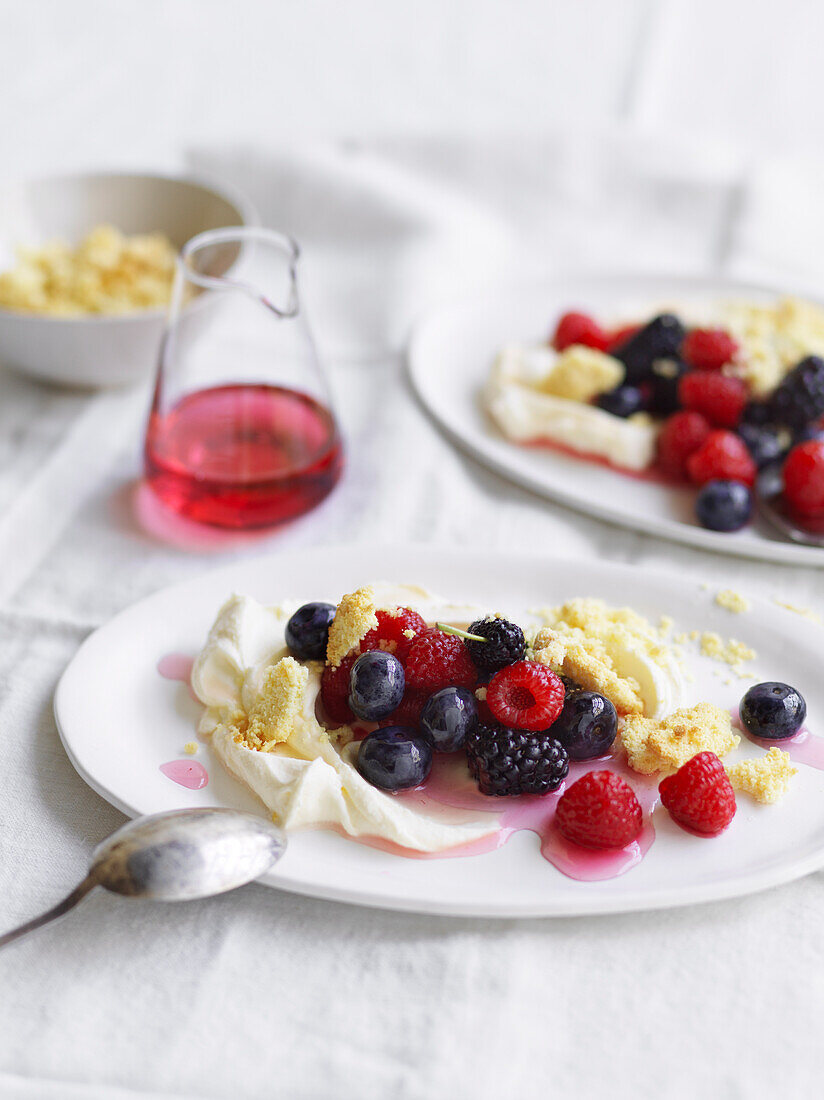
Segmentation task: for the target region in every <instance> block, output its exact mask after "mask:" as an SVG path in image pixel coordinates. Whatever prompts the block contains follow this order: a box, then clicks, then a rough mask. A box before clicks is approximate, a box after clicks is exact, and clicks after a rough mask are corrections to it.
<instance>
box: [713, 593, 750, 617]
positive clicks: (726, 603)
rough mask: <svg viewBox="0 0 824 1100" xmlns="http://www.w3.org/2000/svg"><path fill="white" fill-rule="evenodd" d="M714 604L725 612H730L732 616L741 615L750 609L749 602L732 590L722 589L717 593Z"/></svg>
mask: <svg viewBox="0 0 824 1100" xmlns="http://www.w3.org/2000/svg"><path fill="white" fill-rule="evenodd" d="M715 602H716V603H717V604H718V606H719V607H723V608H724V610H725V611H731V612H732V613H733V615H741V614H742V613H743V612H744V611H749V609H750V601H749V600H748V599H747V598H746V597H745V596H742V595H741V593H740V592H734V591H733V589H732V588H722V589H721V591H720V592H719V593H717V595H716V597H715Z"/></svg>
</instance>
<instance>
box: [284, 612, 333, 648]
mask: <svg viewBox="0 0 824 1100" xmlns="http://www.w3.org/2000/svg"><path fill="white" fill-rule="evenodd" d="M334 617H335V605H334V604H331V603H305V604H304V605H303V607H299V608H298V609H297V611H296V612H295V613H294V615H293V616H292V618H291V619H290V620H289V622H288V623H287V624H286V644H287V645H288V646H289V648H290V649H291V650H292V652H293V653H294V655H295V656H296V657H297V658H298V659H299V660H301V661H317V660H322V659H323V658H324V657H325V656H326V643H327V641H328V640H329V627H330V625H331V623H332V620H333V619H334Z"/></svg>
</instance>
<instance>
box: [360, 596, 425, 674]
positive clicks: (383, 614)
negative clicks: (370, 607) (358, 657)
mask: <svg viewBox="0 0 824 1100" xmlns="http://www.w3.org/2000/svg"><path fill="white" fill-rule="evenodd" d="M375 614H376V615H377V619H378V625H377V626H374V627H372V629H371V630H370V631H369V633H368V634H366V635H365V637H364V638H362V639H361V643H360V648H361V653H365V652H366V651H367V650H368V649H388V650H389V651H390V652H391V653H394V654H395V656H396V657H397V658H398V660H399V661H401V662H403V661H405V660H406V658H407V656H408V654H409V649H410V646H411V645H412V641H413V639H412V638H407V637H406V634H405V631H407V630H411V631H413V632H414V633H415V634H420V633H421V632H422V631H424V630H426V622H425V620H424V619H423V617H422V616H421V615H419V614H418V612H417V611H412V609H411V608H409V607H399V608H398V609H397V610H396V611H377V612H375Z"/></svg>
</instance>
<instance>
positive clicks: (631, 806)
mask: <svg viewBox="0 0 824 1100" xmlns="http://www.w3.org/2000/svg"><path fill="white" fill-rule="evenodd" d="M555 824H556V825H557V826H558V831H559V832H560V833H561V835H562V836H564V837H566V839H567V840H571V841H572V842H573V843H574V844H580V845H582V846H583V847H584V848H624V847H626V845H627V844H631V843H632V841H633V840H635V839H636V837H637V836H638V834H639V833H640V832H641V829H642V827H643V824H644V816H643V814H642V812H641V805H640V803H639V802H638V799H637V798H636V797H635V792H634V791H633V789H632V787H630V785H629V784H628V783H625V782H624V780H623V779H622V778H621V777H620V775H616V774H615V772H610V771H601V772H587V774H586V775H583V776H581V778H580V779H579V780H577V782H575V783H573V784H572V786H571V787H570V788H569V789H568V790H566V791H564V793H563V794H562V795H561V798H560V800H559V802H558V809H557V810H556V811H555Z"/></svg>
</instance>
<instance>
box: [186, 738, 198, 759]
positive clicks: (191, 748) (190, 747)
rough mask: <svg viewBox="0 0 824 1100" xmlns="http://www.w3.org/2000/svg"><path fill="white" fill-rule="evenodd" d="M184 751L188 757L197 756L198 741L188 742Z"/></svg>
mask: <svg viewBox="0 0 824 1100" xmlns="http://www.w3.org/2000/svg"><path fill="white" fill-rule="evenodd" d="M183 751H184V752H185V753H186V755H187V756H195V755H196V753H197V741H187V742H186V744H185V745H184V746H183Z"/></svg>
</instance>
